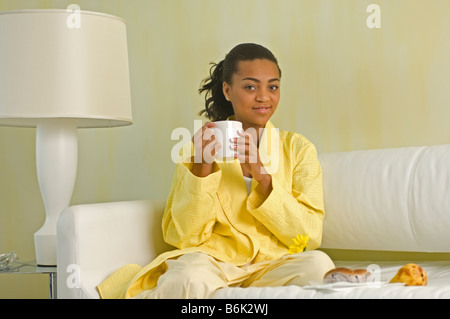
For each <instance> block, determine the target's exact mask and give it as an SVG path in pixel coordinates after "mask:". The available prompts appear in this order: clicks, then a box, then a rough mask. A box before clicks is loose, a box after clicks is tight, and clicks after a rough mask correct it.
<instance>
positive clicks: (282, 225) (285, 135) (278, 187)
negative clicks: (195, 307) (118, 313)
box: [98, 43, 334, 298]
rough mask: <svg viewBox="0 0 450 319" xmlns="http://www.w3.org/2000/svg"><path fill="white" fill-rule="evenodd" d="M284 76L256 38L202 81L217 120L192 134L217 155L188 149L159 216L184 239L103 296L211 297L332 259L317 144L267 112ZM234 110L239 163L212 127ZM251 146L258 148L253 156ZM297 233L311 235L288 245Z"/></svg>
mask: <svg viewBox="0 0 450 319" xmlns="http://www.w3.org/2000/svg"><path fill="white" fill-rule="evenodd" d="M280 80H281V71H280V68H279V66H278V62H277V60H276V58H275V57H274V56H273V54H272V53H271V52H270V51H269V50H268V49H266V48H264V47H262V46H260V45H256V44H249V43H247V44H240V45H238V46H236V47H235V48H234V49H232V50H231V51H230V52H229V53H228V54H227V56H226V58H225V59H224V60H223V61H222V62H220V63H219V64H217V65H214V66H213V67H212V69H211V74H210V77H209V78H207V79H206V80H205V81H204V82H203V85H202V87H201V89H200V93H202V92H206V103H205V109H204V110H203V111H202V112H201V114H203V113H206V116H207V117H208V118H209V119H210V120H212V122H208V123H206V124H205V125H204V126H203V127H202V128H201V130H199V131H198V132H196V134H195V136H194V138H193V143H192V144H193V147H194V149H195V152H202V154H206V155H207V156H210V157H211V158H203V159H202V162H198V161H197V162H196V161H194V160H193V157H191V154H189V152H188V153H187V155H186V156H184V160H183V161H182V162H181V163H179V164H178V165H177V167H176V171H175V174H174V180H173V183H172V188H171V191H170V195H169V198H168V202H167V207H166V210H165V213H164V216H163V221H162V229H163V235H164V239H165V241H166V242H167V243H169V244H171V245H173V246H175V247H177V248H178V249H177V250H174V251H170V252H167V253H164V254H162V255H160V256H159V257H158V258H156V259H155V260H154V261H153V262H152V263H150V264H149V265H147V266H146V267H144V268H142V269H141V268H140V267H137V266H136V265H134V266H127V267H124V268H123V269H121V270H119V271H118V272H116V273H115V274H113V275H112V276H111V277H110V278H108V279H107V280H106V281H105V282H103V283H102V284H101V285H100V286H99V287H98V288H99V292H100V294H101V296H102V297H104V298H107V297H125V298H130V297H135V298H208V297H210V296H212V294H214V292H215V291H216V290H217V289H220V288H224V287H229V286H239V287H258V286H259V287H261V286H283V285H299V286H303V285H307V284H308V283H309V282H310V281H321V280H322V278H323V276H324V274H325V273H326V272H327V271H329V270H331V269H332V268H334V264H333V262H332V261H331V259H330V258H329V257H328V256H327V255H326V254H325V253H323V252H321V251H318V250H315V249H316V248H318V247H319V246H320V242H321V238H322V223H323V218H324V210H323V196H322V171H321V167H320V164H319V162H318V160H317V155H316V150H315V147H314V145H313V144H312V143H311V142H309V141H308V140H307V139H306V138H305V137H303V136H302V135H300V134H297V133H292V132H285V131H278V130H277V129H275V127H274V126H273V124H272V123H271V122H270V118H271V116H272V115H273V114H274V112H275V110H276V108H277V106H278V102H279V99H280ZM227 119H232V120H236V121H240V122H241V123H242V125H243V129H244V130H243V132H241V133H240V137H239V138H237V139H235V140H234V148H235V149H236V150H237V155H236V160H235V161H234V162H232V163H229V162H220V161H217V160H214V158H213V157H214V154H215V151H216V150H217V149H218V148H219V147H221V145H220V143H219V142H218V140H216V139H215V137H214V134H213V131H212V130H211V128H213V127H214V121H218V120H227ZM249 131H252V132H258V134H249V133H248V132H249ZM274 141H275V142H276V143H274ZM208 154H209V155H208ZM252 154H257V155H256V158H253V160H250V159H251V158H250V157H251V155H252ZM263 154H271V156H270V157H271V158H274V156H276V158H277V161H276V163H277V165H276V166H277V167H273V165H268V164H267V161H263V160H262V158H263V157H265V156H264V155H263ZM246 184H247V185H246ZM246 186H248V187H246ZM297 235H300V236H305V235H308V236H309V238H310V239H309V242H308V244H307V246H306V251H304V252H300V253H297V254H289V246H290V245H292V244H293V238H296V236H297ZM302 250H303V249H302ZM300 251H301V250H300Z"/></svg>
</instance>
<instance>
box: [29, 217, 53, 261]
mask: <svg viewBox="0 0 450 319" xmlns="http://www.w3.org/2000/svg"><path fill="white" fill-rule="evenodd" d="M55 227H56V226H55ZM34 248H35V252H36V263H37V265H38V266H56V234H44V233H43V231H42V228H41V229H40V230H38V231H37V232H36V233H34Z"/></svg>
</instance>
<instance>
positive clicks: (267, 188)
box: [234, 131, 272, 196]
mask: <svg viewBox="0 0 450 319" xmlns="http://www.w3.org/2000/svg"><path fill="white" fill-rule="evenodd" d="M255 133H256V131H255ZM238 134H239V136H240V137H238V138H235V139H234V143H235V149H236V151H237V154H236V155H235V158H237V159H238V160H239V161H240V162H241V165H242V168H243V170H244V171H247V172H249V173H250V174H251V175H252V177H253V178H254V179H255V180H256V181H257V182H258V183H259V185H260V186H261V189H262V191H263V193H264V194H265V195H266V196H268V195H269V194H270V192H271V191H272V176H270V174H269V173H267V171H266V170H265V168H264V165H263V164H262V162H261V159H260V157H259V154H258V146H257V136H253V135H254V134H251V133H249V132H238Z"/></svg>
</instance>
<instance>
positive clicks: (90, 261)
mask: <svg viewBox="0 0 450 319" xmlns="http://www.w3.org/2000/svg"><path fill="white" fill-rule="evenodd" d="M319 159H320V162H321V165H322V168H323V177H324V197H325V209H326V218H325V221H324V231H323V242H322V248H329V249H346V250H358V251H359V250H365V251H370V250H378V251H402V252H442V253H449V252H450V231H449V230H450V145H438V146H430V147H409V148H396V149H381V150H366V151H354V152H343V153H332V154H321V155H320V156H319ZM164 206H165V201H164V200H143V201H129V202H113V203H101V204H88V205H77V206H72V207H69V208H68V209H66V210H65V211H64V212H62V213H61V215H60V217H59V219H58V231H57V234H58V235H57V236H58V247H57V248H58V273H57V278H58V285H57V293H58V298H99V295H98V293H97V291H96V286H97V285H98V284H99V283H100V282H101V281H102V280H104V279H105V278H106V277H107V276H108V275H109V274H111V273H112V272H114V271H115V270H117V269H118V268H119V267H121V266H123V265H125V264H129V263H137V264H140V265H146V264H147V263H148V262H150V261H151V260H152V259H153V258H154V257H155V256H157V255H158V254H159V253H161V252H163V251H165V250H167V249H172V248H171V247H170V246H168V245H167V244H165V243H164V242H163V240H162V235H161V228H160V220H161V215H162V212H163V210H164ZM355 259H357V258H355ZM412 261H413V260H405V261H389V260H386V261H375V262H374V261H370V260H367V261H364V260H356V261H339V260H335V263H336V266H345V267H349V268H367V267H369V266H370V265H371V266H370V267H369V268H371V270H372V271H373V274H374V276H373V277H372V279H375V280H376V281H375V282H373V281H371V282H370V284H356V285H322V284H320V283H311V285H310V286H307V287H303V288H301V287H296V286H287V287H275V288H225V289H221V290H219V291H217V292H216V294H215V295H214V296H213V297H214V298H226V299H232V298H245V299H247V298H265V299H270V298H450V262H449V261H417V260H415V261H413V262H416V263H418V264H420V265H421V266H422V267H423V268H424V269H425V270H426V272H427V273H428V285H427V286H425V287H405V286H403V285H401V284H388V283H387V282H388V281H389V280H390V279H391V278H392V277H393V276H394V275H395V273H396V272H397V270H398V269H399V268H400V267H401V266H402V265H404V264H406V263H408V262H412Z"/></svg>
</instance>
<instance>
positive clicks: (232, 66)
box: [199, 43, 281, 121]
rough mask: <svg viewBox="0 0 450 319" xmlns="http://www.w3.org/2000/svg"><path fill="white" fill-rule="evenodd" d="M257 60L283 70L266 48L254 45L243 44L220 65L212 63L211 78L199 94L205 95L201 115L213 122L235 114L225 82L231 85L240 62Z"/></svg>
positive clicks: (204, 83) (205, 82) (235, 48)
mask: <svg viewBox="0 0 450 319" xmlns="http://www.w3.org/2000/svg"><path fill="white" fill-rule="evenodd" d="M256 59H263V60H269V61H272V62H274V63H275V64H276V65H277V67H278V71H279V72H280V77H281V70H280V67H279V65H278V61H277V59H276V58H275V56H274V55H273V54H272V52H270V51H269V50H268V49H266V48H265V47H263V46H261V45H259V44H254V43H243V44H239V45H237V46H236V47H234V48H233V49H232V50H231V51H230V52H229V53H228V54H227V55H226V56H225V59H224V60H223V61H221V62H219V63H218V64H216V63H211V64H212V67H211V69H210V70H209V77H207V78H206V79H204V80H203V81H202V83H201V86H200V89H199V93H203V92H206V94H205V108H204V109H203V110H202V111H200V113H199V115H202V114H203V113H206V117H207V118H208V119H210V120H212V121H222V120H226V119H227V118H228V117H229V116H231V115H233V114H234V111H233V107H232V105H231V102H229V101H227V100H226V98H225V95H224V94H223V82H227V83H230V84H231V77H232V75H233V74H234V73H235V72H237V68H238V63H239V62H240V61H253V60H256Z"/></svg>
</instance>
